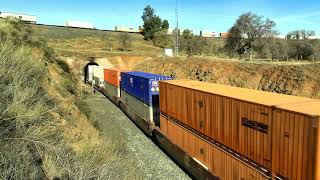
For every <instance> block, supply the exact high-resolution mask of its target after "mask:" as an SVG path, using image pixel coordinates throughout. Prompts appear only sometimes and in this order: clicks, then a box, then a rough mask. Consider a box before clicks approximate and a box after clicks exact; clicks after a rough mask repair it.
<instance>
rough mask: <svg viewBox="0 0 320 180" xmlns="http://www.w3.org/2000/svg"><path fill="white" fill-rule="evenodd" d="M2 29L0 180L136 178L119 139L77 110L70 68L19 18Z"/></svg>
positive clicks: (75, 83) (75, 81) (76, 86)
mask: <svg viewBox="0 0 320 180" xmlns="http://www.w3.org/2000/svg"><path fill="white" fill-rule="evenodd" d="M0 27H1V28H0V33H1V34H2V37H1V38H2V41H1V42H0V59H1V61H0V154H1V155H0V179H105V178H107V177H114V178H115V179H126V178H129V179H132V178H135V177H136V172H135V171H134V170H133V167H136V166H135V165H134V161H132V162H131V161H130V162H129V161H128V159H129V158H128V157H127V154H126V153H125V152H124V151H123V150H122V143H121V142H120V141H117V142H113V141H111V140H109V139H106V138H104V137H102V136H101V134H100V131H98V130H97V129H96V128H95V127H94V126H93V123H92V122H91V121H92V120H91V119H88V117H87V116H86V115H85V114H83V112H82V111H80V110H79V108H78V106H77V104H76V103H75V102H76V101H77V99H78V98H79V96H80V93H81V92H82V91H80V90H81V89H80V87H81V86H80V83H79V82H80V81H79V77H78V76H74V75H73V74H72V73H71V72H72V71H73V70H72V68H70V67H69V66H68V64H66V63H65V62H64V61H62V60H61V59H59V58H58V57H57V56H56V55H55V53H54V51H53V50H52V49H51V48H50V47H48V46H47V44H46V42H45V41H43V40H42V41H41V40H39V38H38V37H37V36H33V34H32V30H31V29H29V28H28V27H27V26H25V25H24V24H23V23H21V22H20V21H18V20H12V19H11V20H5V21H2V20H1V21H0ZM82 93H83V92H82ZM135 170H136V169H135Z"/></svg>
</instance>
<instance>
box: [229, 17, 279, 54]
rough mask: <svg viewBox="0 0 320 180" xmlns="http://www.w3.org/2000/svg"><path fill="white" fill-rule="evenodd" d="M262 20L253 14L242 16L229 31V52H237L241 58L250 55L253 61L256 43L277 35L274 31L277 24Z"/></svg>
mask: <svg viewBox="0 0 320 180" xmlns="http://www.w3.org/2000/svg"><path fill="white" fill-rule="evenodd" d="M262 18H263V17H261V16H258V15H256V14H253V13H251V12H248V13H245V14H242V15H241V16H240V17H239V18H238V20H237V21H236V23H235V24H234V25H233V27H232V28H231V29H230V30H229V33H230V36H229V37H228V39H227V42H226V45H225V49H227V50H228V51H229V52H232V51H234V52H237V53H238V54H239V56H240V57H241V56H242V55H243V54H244V53H249V54H250V60H252V54H253V45H254V41H255V40H256V39H259V38H266V37H270V36H272V35H273V34H275V32H274V31H273V28H274V26H275V25H276V24H275V22H274V21H272V20H270V19H266V20H263V19H262Z"/></svg>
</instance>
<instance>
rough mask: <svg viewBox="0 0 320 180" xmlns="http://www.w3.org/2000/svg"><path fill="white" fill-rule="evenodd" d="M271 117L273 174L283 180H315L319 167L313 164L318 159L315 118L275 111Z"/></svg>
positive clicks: (317, 134) (316, 122)
mask: <svg viewBox="0 0 320 180" xmlns="http://www.w3.org/2000/svg"><path fill="white" fill-rule="evenodd" d="M273 117H274V118H273V127H272V132H273V134H272V138H273V140H272V142H273V143H272V169H273V172H274V174H275V175H276V176H279V177H284V178H287V179H317V178H315V176H316V173H319V166H317V164H316V162H315V161H314V160H315V159H317V158H318V159H319V154H317V153H319V150H317V148H319V144H318V143H319V142H318V143H317V141H319V140H318V139H317V138H318V137H319V126H318V125H319V119H318V117H311V116H306V115H303V114H299V113H294V112H290V111H285V110H279V109H275V110H274V112H273ZM317 146H318V147H317ZM317 151H318V152H317ZM317 156H318V157H317Z"/></svg>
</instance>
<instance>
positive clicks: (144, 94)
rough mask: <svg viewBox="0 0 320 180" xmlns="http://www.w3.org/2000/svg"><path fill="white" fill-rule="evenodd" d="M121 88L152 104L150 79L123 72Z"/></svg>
mask: <svg viewBox="0 0 320 180" xmlns="http://www.w3.org/2000/svg"><path fill="white" fill-rule="evenodd" d="M121 90H123V91H125V92H127V93H129V94H130V95H132V96H134V97H135V98H137V99H138V100H139V101H141V102H143V103H145V104H147V105H150V101H149V79H146V78H142V77H136V76H133V75H130V74H127V73H124V72H122V73H121Z"/></svg>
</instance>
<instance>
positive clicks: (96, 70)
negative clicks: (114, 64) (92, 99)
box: [93, 66, 104, 88]
mask: <svg viewBox="0 0 320 180" xmlns="http://www.w3.org/2000/svg"><path fill="white" fill-rule="evenodd" d="M103 71H104V67H103V66H93V80H94V81H95V86H96V87H98V88H103V85H104V73H103Z"/></svg>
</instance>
